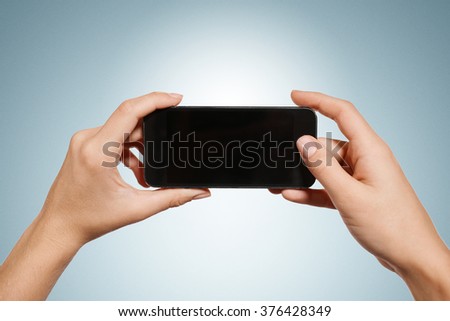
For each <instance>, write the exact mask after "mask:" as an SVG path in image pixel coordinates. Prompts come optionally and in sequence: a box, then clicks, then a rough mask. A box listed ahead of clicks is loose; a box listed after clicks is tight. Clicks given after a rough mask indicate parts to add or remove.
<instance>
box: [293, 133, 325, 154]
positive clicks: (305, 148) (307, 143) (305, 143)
mask: <svg viewBox="0 0 450 321" xmlns="http://www.w3.org/2000/svg"><path fill="white" fill-rule="evenodd" d="M319 146H320V143H319V142H318V141H317V140H316V139H315V138H314V137H312V136H309V135H305V136H302V137H300V138H299V139H298V140H297V147H298V149H299V150H300V153H302V156H303V157H306V158H310V157H311V156H313V155H314V154H315V153H316V152H317V148H318V147H319Z"/></svg>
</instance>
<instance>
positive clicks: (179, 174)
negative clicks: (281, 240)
mask: <svg viewBox="0 0 450 321" xmlns="http://www.w3.org/2000/svg"><path fill="white" fill-rule="evenodd" d="M304 134H308V135H313V136H316V118H315V114H314V112H313V111H311V110H309V109H305V108H298V107H176V108H169V109H164V110H159V111H157V112H154V113H152V114H151V115H149V116H147V117H146V119H145V121H144V136H145V157H144V161H145V174H146V175H145V176H146V179H147V182H148V183H149V184H150V185H153V186H165V187H305V186H310V185H311V184H312V183H313V182H314V178H313V177H312V175H311V174H310V173H309V171H308V170H307V169H306V167H305V166H304V165H303V164H302V163H301V158H300V155H299V153H298V150H297V148H296V146H295V142H296V140H297V139H298V138H299V137H300V136H302V135H304Z"/></svg>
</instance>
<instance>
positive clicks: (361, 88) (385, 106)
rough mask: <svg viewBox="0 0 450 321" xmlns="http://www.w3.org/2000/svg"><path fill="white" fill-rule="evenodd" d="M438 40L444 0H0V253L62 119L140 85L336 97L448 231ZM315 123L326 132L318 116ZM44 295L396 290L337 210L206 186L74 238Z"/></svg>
mask: <svg viewBox="0 0 450 321" xmlns="http://www.w3.org/2000/svg"><path fill="white" fill-rule="evenodd" d="M449 40H450V2H448V1H356V0H355V1H349V0H347V1H28V2H24V1H2V2H1V5H0V98H1V102H0V104H1V109H0V113H1V114H0V116H1V117H0V134H1V142H2V153H1V155H2V157H1V159H0V169H1V170H0V181H1V185H0V188H1V190H0V261H3V260H4V259H5V258H6V256H7V254H8V253H9V251H10V250H11V249H12V247H13V245H14V243H15V242H16V240H17V239H18V238H19V236H20V235H21V234H22V232H23V231H24V229H25V228H26V227H27V226H28V225H29V224H30V223H31V221H32V220H33V218H34V217H35V215H36V214H37V213H38V212H39V210H40V208H41V206H42V203H43V201H44V199H45V197H46V194H47V191H48V189H49V188H50V185H51V183H52V181H53V179H54V177H55V176H56V174H57V172H58V170H59V167H60V165H61V163H62V161H63V159H64V157H65V153H66V150H67V146H68V142H69V139H70V137H71V135H72V134H73V133H74V132H75V131H76V130H79V129H82V128H87V127H92V126H97V125H99V124H101V123H103V122H104V120H105V119H106V118H107V117H108V116H109V114H110V113H111V112H112V111H113V110H114V109H115V108H116V106H117V105H118V104H119V103H120V102H121V101H123V100H124V99H126V98H131V97H134V96H137V95H141V94H143V93H146V92H148V91H154V90H163V91H171V92H181V93H183V94H184V95H185V99H184V102H183V103H184V104H208V105H226V104H233V105H251V104H291V102H290V99H289V92H290V90H291V89H292V88H299V89H305V90H316V91H323V92H326V93H329V94H332V95H335V96H339V97H343V98H346V99H349V100H351V101H352V102H354V103H355V104H356V106H357V107H358V108H359V109H360V110H361V112H362V114H363V115H364V116H365V117H366V118H367V119H368V121H369V122H370V123H371V124H372V125H373V127H374V128H375V129H376V130H377V132H378V133H379V134H380V135H381V136H382V137H383V138H384V139H385V140H386V141H387V142H388V143H389V144H390V146H391V147H392V149H393V150H394V152H395V154H396V155H397V157H398V159H399V161H400V163H401V164H402V166H403V168H404V171H405V173H406V175H407V176H408V177H409V179H410V181H411V183H412V185H413V186H414V188H415V190H416V192H417V194H418V195H419V197H420V198H421V200H422V201H423V203H424V205H425V207H426V208H427V209H428V211H429V213H430V215H431V216H432V219H433V221H434V223H435V224H436V226H437V229H438V231H439V232H440V234H441V236H442V237H443V239H444V240H445V241H446V243H447V244H449V243H450V228H449V226H450V218H449V215H448V212H449V210H448V205H447V203H448V197H449V190H450V179H449V178H450V177H449V171H448V168H447V161H448V158H449V156H450V155H449V149H448V147H449V144H448V141H447V139H448V137H449V134H450V132H449V124H448V122H449V119H450V117H449V116H450V109H449V103H448V98H449V96H448V93H449V92H450V41H449ZM319 126H320V127H319V133H320V134H321V135H324V134H325V132H327V131H331V132H333V136H334V137H337V138H342V135H341V134H339V132H338V130H337V127H336V126H335V125H334V124H333V123H332V122H331V121H328V120H326V119H324V118H323V117H321V118H320V119H319ZM121 172H123V173H124V177H125V179H126V180H127V181H129V182H132V183H133V184H136V183H135V182H134V178H133V177H132V175H131V174H130V173H128V172H127V171H126V170H123V169H122V170H121ZM420 241H421V240H420V239H418V240H417V242H420ZM50 299H54V300H55V299H58V300H66V299H75V300H78V299H87V300H91V299H92V300H97V299H102V300H110V299H119V300H127V299H131V300H141V299H142V300H147V299H149V300H154V299H155V300H156V299H158V300H178V299H198V300H209V299H215V300H222V299H225V300H241V299H247V300H260V299H264V300H277V299H283V300H307V299H312V300H316V299H320V300H335V299H338V300H340V299H344V300H346V299H352V300H359V299H361V300H366V299H375V300H378V299H386V300H391V299H393V300H397V299H411V295H410V294H409V291H408V289H407V288H406V286H405V285H404V284H403V282H402V281H401V280H400V278H398V277H397V276H396V275H394V274H393V273H391V272H389V271H387V270H386V269H384V268H382V267H381V266H380V265H379V264H378V262H377V261H376V260H375V259H374V258H373V257H372V256H371V255H370V254H368V253H367V252H365V251H364V250H363V249H362V248H361V247H360V246H359V245H358V244H357V243H356V242H355V241H354V240H353V238H352V237H351V235H350V234H349V233H348V231H347V229H346V228H345V226H344V224H343V223H342V222H341V219H340V217H339V215H338V213H337V212H335V211H332V210H326V209H316V208H311V207H306V206H300V205H297V204H292V203H288V202H287V201H284V200H283V199H282V198H280V197H279V196H274V195H271V194H270V193H268V192H267V191H265V190H213V197H212V198H210V199H208V200H202V201H198V202H192V203H190V204H188V205H186V206H184V207H182V208H177V209H173V210H170V211H168V212H167V213H164V214H161V215H157V216H154V217H152V218H150V219H149V220H147V221H145V222H142V223H140V224H137V225H133V226H129V227H126V228H124V229H122V230H120V231H117V232H114V233H112V234H110V235H107V236H105V237H103V238H101V239H99V240H96V241H94V242H92V243H91V244H88V245H87V246H85V247H84V248H83V249H82V250H81V251H80V252H79V254H78V256H77V257H76V258H75V259H74V260H73V262H72V264H71V265H70V266H69V267H68V268H67V270H66V272H65V273H64V274H63V276H62V277H61V279H60V280H59V282H58V284H57V285H56V287H55V288H54V290H53V292H52V294H51V295H50Z"/></svg>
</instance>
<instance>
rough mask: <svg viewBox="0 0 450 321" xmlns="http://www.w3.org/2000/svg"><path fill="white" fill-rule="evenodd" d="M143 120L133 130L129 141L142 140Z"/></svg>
mask: <svg viewBox="0 0 450 321" xmlns="http://www.w3.org/2000/svg"><path fill="white" fill-rule="evenodd" d="M142 138H143V137H142V121H141V122H140V124H138V125H137V126H136V128H135V129H134V130H133V131H132V132H131V134H130V136H129V137H128V141H129V142H137V141H140V140H142Z"/></svg>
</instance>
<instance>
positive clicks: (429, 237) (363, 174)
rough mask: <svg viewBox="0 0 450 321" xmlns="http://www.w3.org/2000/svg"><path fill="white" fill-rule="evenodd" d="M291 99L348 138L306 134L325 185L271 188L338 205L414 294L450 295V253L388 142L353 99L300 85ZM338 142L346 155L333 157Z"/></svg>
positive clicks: (309, 159)
mask: <svg viewBox="0 0 450 321" xmlns="http://www.w3.org/2000/svg"><path fill="white" fill-rule="evenodd" d="M291 97H292V100H293V101H294V102H295V103H296V104H297V105H299V106H308V107H310V108H312V109H314V110H316V111H318V112H319V113H321V114H322V115H324V116H326V117H329V118H331V119H332V120H334V121H335V122H336V123H337V125H338V126H339V129H340V130H341V131H342V133H343V134H344V135H345V137H346V138H347V139H348V140H349V141H348V142H343V141H328V143H327V141H326V139H324V138H319V139H315V138H314V137H311V136H303V137H301V138H300V139H299V140H298V141H297V147H298V149H299V151H300V153H301V155H302V158H303V160H304V163H305V164H306V166H307V167H308V168H309V170H310V171H311V173H312V174H313V175H314V176H315V177H316V178H317V180H318V181H319V182H320V183H321V184H322V186H323V187H324V189H317V190H314V189H285V190H271V192H273V193H275V194H281V195H282V196H283V197H284V198H285V199H287V200H289V201H292V202H296V203H299V204H307V205H313V206H319V207H327V208H335V209H337V210H338V211H339V213H340V214H341V217H342V220H343V221H344V223H345V224H346V226H347V228H348V230H349V231H350V233H351V234H352V235H353V237H354V238H355V239H356V240H357V241H358V242H359V244H361V246H362V247H364V248H365V249H366V250H367V251H369V252H370V253H372V254H373V255H374V256H375V257H376V258H377V259H378V260H379V261H380V263H381V264H382V265H383V266H384V267H386V268H388V269H390V270H391V271H394V272H395V273H397V274H398V275H399V276H400V277H402V278H403V280H404V281H405V282H406V284H407V285H408V287H409V289H410V290H411V292H412V294H413V296H414V298H415V299H418V300H450V252H449V250H448V248H447V246H446V245H445V244H444V242H443V241H442V240H441V238H440V237H439V235H438V233H437V231H436V229H435V228H434V226H433V223H432V221H431V219H430V217H429V216H428V214H427V212H426V210H425V208H424V207H423V206H422V204H421V203H420V201H419V199H418V198H417V196H416V194H415V192H414V190H413V188H412V187H411V185H410V184H409V182H408V180H407V179H406V177H405V175H404V174H403V171H402V169H401V168H400V165H399V164H398V162H397V160H396V159H395V157H394V155H393V153H392V151H391V150H390V149H389V147H388V145H387V144H386V143H385V142H384V141H383V140H382V139H381V138H380V137H379V136H378V135H377V134H376V133H375V132H374V130H373V129H372V128H371V127H370V126H369V124H368V123H367V122H366V121H365V120H364V118H363V117H362V116H361V114H360V113H359V112H358V111H357V110H356V108H355V107H354V106H353V105H352V104H351V103H350V102H348V101H345V100H341V99H337V98H334V97H330V96H327V95H324V94H321V93H314V92H301V91H295V90H294V91H293V92H292V94H291ZM336 145H339V147H341V148H340V150H339V153H338V155H336V156H335V157H332V158H331V160H330V161H329V162H328V163H327V154H328V155H330V154H331V153H330V152H329V151H330V150H331V149H334V147H335V146H336ZM327 146H328V148H327ZM327 150H328V153H327Z"/></svg>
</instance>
